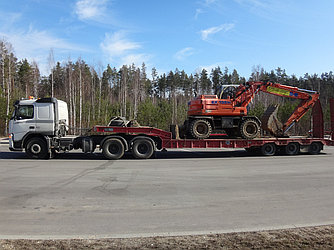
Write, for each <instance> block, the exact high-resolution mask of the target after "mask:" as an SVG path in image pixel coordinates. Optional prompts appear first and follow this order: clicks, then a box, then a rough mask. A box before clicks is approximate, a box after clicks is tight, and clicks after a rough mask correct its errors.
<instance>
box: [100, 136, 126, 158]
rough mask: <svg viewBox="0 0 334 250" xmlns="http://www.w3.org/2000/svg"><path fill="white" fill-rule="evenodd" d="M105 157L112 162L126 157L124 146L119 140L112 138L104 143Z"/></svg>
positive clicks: (103, 151)
mask: <svg viewBox="0 0 334 250" xmlns="http://www.w3.org/2000/svg"><path fill="white" fill-rule="evenodd" d="M102 153H103V155H104V156H105V157H106V158H107V159H110V160H117V159H119V158H121V157H122V156H123V155H124V144H123V143H122V141H121V140H119V139H117V138H110V139H108V140H106V141H105V142H104V143H103V146H102Z"/></svg>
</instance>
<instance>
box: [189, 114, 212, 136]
mask: <svg viewBox="0 0 334 250" xmlns="http://www.w3.org/2000/svg"><path fill="white" fill-rule="evenodd" d="M211 132H212V126H211V124H210V122H209V121H208V120H200V119H199V120H193V121H192V122H191V123H190V134H191V136H192V137H194V138H196V139H206V138H208V137H209V136H210V134H211Z"/></svg>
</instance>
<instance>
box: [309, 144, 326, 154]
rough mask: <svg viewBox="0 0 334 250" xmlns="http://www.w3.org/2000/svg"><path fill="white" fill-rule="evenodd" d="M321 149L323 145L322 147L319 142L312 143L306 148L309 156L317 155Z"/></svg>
mask: <svg viewBox="0 0 334 250" xmlns="http://www.w3.org/2000/svg"><path fill="white" fill-rule="evenodd" d="M322 147H323V145H322V143H321V142H312V143H311V145H310V146H309V148H308V152H309V154H311V155H317V154H319V153H320V151H321V150H322Z"/></svg>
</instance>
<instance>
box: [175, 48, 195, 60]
mask: <svg viewBox="0 0 334 250" xmlns="http://www.w3.org/2000/svg"><path fill="white" fill-rule="evenodd" d="M192 54H194V49H193V48H191V47H187V48H184V49H181V50H179V51H178V52H176V53H175V54H174V58H176V59H177V60H179V61H182V60H184V59H185V58H186V57H188V56H191V55H192Z"/></svg>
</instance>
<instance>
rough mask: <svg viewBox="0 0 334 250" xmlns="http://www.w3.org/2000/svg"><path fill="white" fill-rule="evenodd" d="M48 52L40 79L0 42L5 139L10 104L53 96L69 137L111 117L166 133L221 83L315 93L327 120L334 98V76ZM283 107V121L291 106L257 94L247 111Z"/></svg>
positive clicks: (0, 116) (0, 125)
mask: <svg viewBox="0 0 334 250" xmlns="http://www.w3.org/2000/svg"><path fill="white" fill-rule="evenodd" d="M53 58H54V56H53V51H52V50H50V54H49V57H48V63H49V69H50V74H49V75H46V76H43V75H41V73H40V70H39V67H38V64H37V63H36V62H34V61H32V62H29V61H28V60H27V59H22V60H19V59H17V58H16V56H15V53H14V48H13V47H12V45H11V44H10V43H8V42H6V41H4V40H2V41H0V82H1V83H0V135H2V136H3V135H7V133H8V121H9V119H10V117H11V114H12V112H13V106H12V104H13V102H14V101H15V100H18V99H21V98H28V97H29V96H34V97H36V98H43V97H56V98H58V99H60V100H64V101H66V102H67V104H68V108H69V117H70V121H69V123H70V128H71V133H73V134H79V133H80V132H81V131H82V130H83V129H85V128H90V127H91V126H92V125H94V124H99V125H106V124H108V122H109V120H110V118H111V117H113V116H122V117H126V118H127V119H129V120H131V119H136V120H137V121H138V122H139V123H140V124H141V125H147V126H154V127H158V128H161V129H167V130H168V129H169V125H170V124H182V123H183V121H184V120H185V119H186V116H187V103H188V102H189V101H190V100H191V99H192V98H194V97H195V96H196V95H198V94H215V93H217V92H219V90H220V88H221V86H222V85H224V84H242V83H245V82H246V81H252V80H254V81H273V82H279V83H281V84H287V85H291V86H296V87H299V88H303V89H309V90H316V91H319V92H320V99H321V102H322V104H323V107H324V109H325V110H324V111H325V119H326V121H329V98H330V97H332V98H333V97H334V75H333V72H332V71H330V72H328V73H323V74H321V75H317V74H308V73H306V74H305V75H304V76H302V77H299V78H297V77H296V76H295V75H291V76H289V75H287V74H286V71H285V70H284V69H281V68H277V69H275V70H271V71H269V72H267V71H265V70H264V69H263V68H262V67H261V66H254V67H253V69H252V74H251V75H250V77H249V78H248V79H246V77H243V76H240V75H239V73H238V72H237V70H236V69H233V70H232V71H230V70H229V69H228V68H227V67H224V68H221V67H219V66H217V67H216V68H214V69H212V70H211V71H210V72H208V71H207V70H206V69H202V70H201V71H199V72H196V73H194V74H190V75H189V74H187V73H186V72H185V71H184V70H180V69H175V70H171V71H169V72H168V73H163V74H158V72H157V70H156V69H155V68H154V67H153V68H152V69H151V70H150V72H148V70H147V67H146V65H145V64H144V63H143V64H142V65H141V66H140V67H137V66H136V65H134V64H132V65H124V66H122V67H121V68H118V69H117V68H115V67H111V66H110V65H107V67H106V68H105V67H103V66H102V65H98V66H92V65H88V64H87V63H86V62H85V61H84V60H83V59H82V58H78V59H77V60H76V61H72V60H70V59H68V60H67V61H66V62H62V63H61V62H54V59H53ZM275 102H279V103H282V105H281V108H280V111H279V115H280V118H282V119H283V120H284V119H285V118H286V117H287V116H288V114H289V112H290V111H291V112H292V111H293V108H294V107H295V106H296V103H295V102H293V101H291V100H288V99H284V98H281V97H275V96H270V95H268V94H264V93H261V94H259V95H257V96H256V98H255V99H254V101H253V103H252V104H251V105H250V113H251V114H255V115H258V116H260V115H261V114H262V113H263V112H264V109H265V107H266V106H267V105H269V104H270V103H275ZM291 112H290V113H291ZM309 116H310V115H309V114H308V116H307V117H306V118H305V119H304V120H305V121H304V122H301V124H300V125H299V127H298V126H296V128H295V129H297V131H295V132H303V133H305V131H307V130H308V129H309V127H310V124H309V122H308V120H309Z"/></svg>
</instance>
